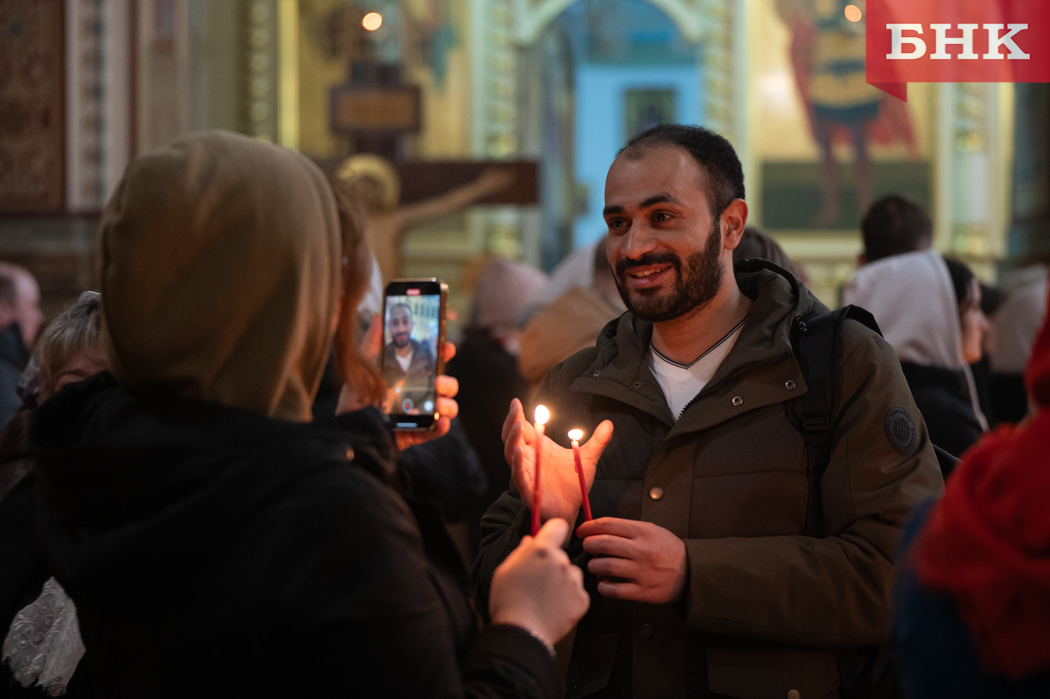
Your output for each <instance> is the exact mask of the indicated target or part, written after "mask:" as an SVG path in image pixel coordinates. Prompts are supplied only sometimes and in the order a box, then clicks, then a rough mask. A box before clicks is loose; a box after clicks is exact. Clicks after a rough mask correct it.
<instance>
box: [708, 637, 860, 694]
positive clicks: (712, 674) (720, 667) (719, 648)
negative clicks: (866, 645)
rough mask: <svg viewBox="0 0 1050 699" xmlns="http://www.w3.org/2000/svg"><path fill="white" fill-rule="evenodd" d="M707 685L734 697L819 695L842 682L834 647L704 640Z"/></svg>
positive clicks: (718, 692) (713, 690) (831, 690)
mask: <svg viewBox="0 0 1050 699" xmlns="http://www.w3.org/2000/svg"><path fill="white" fill-rule="evenodd" d="M707 682H708V689H710V691H711V692H713V693H715V694H722V695H725V696H728V697H737V698H738V699H785V697H787V696H788V692H790V691H791V690H795V691H796V692H798V696H799V699H822V698H823V697H826V696H828V695H831V696H835V694H833V692H835V690H837V689H838V688H839V686H840V685H841V684H842V680H841V679H840V677H839V668H838V657H837V655H836V654H835V652H834V651H831V650H823V649H815V648H790V647H786V646H770V645H762V644H756V643H746V642H742V641H723V640H718V641H712V640H709V641H708V642H707Z"/></svg>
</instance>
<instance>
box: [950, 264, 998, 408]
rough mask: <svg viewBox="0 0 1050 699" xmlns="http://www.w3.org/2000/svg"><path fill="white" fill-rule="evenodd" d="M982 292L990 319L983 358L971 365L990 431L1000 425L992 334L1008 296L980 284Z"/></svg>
mask: <svg viewBox="0 0 1050 699" xmlns="http://www.w3.org/2000/svg"><path fill="white" fill-rule="evenodd" d="M953 281H954V279H953ZM980 291H981V313H983V314H984V317H985V318H987V319H988V323H987V329H986V331H985V333H984V342H983V344H982V346H981V349H982V353H981V358H980V360H978V361H977V363H975V364H971V365H970V371H971V372H972V373H973V382H974V386H975V387H976V388H977V404H978V405H979V406H980V408H981V412H982V413H984V419H985V420H987V422H988V429H995V427H996V426H997V425H998V424H999V420H998V417H997V416H996V414H995V406H994V405H993V404H992V383H991V381H992V375H991V372H992V370H991V360H990V359H989V357H990V355H991V353H992V352H994V351H995V333H994V332H992V328H993V327H994V324H995V320H994V319H995V314H996V313H998V312H999V309H1000V308H1001V307H1002V305H1003V301H1005V300H1006V296H1005V295H1004V294H1003V292H1002V291H1000V290H999V288H998V287H994V286H988V285H987V284H984V283H980Z"/></svg>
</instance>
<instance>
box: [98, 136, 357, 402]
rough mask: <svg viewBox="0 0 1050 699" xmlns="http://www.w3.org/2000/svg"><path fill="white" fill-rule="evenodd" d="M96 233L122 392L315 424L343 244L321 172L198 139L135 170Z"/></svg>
mask: <svg viewBox="0 0 1050 699" xmlns="http://www.w3.org/2000/svg"><path fill="white" fill-rule="evenodd" d="M99 237H100V244H101V285H102V307H103V320H104V328H105V333H104V335H105V336H106V340H107V345H108V346H107V352H108V354H109V360H110V362H109V366H110V369H111V371H112V372H113V375H114V376H115V377H116V378H117V381H118V382H119V383H120V384H121V385H122V386H125V387H127V388H130V389H132V390H142V389H149V388H155V387H169V388H171V389H173V390H174V391H175V392H177V393H178V394H180V395H182V396H185V397H187V398H195V399H198V400H205V401H212V402H217V403H222V404H224V405H228V406H232V407H237V408H244V409H246V410H253V411H255V412H258V413H262V414H263V415H268V416H275V417H280V418H283V419H286V420H300V421H305V420H309V419H310V405H311V403H312V398H313V395H314V393H315V392H316V391H317V386H318V382H319V381H320V378H321V374H322V372H323V370H324V366H325V361H326V359H327V357H328V349H329V346H330V344H331V332H332V331H331V325H332V318H333V317H334V315H335V309H336V303H337V299H338V293H339V287H340V282H341V275H340V261H341V248H342V246H341V241H340V229H339V222H338V216H337V212H336V205H335V198H334V195H333V193H332V191H331V188H330V186H329V184H328V182H327V181H326V180H325V178H324V175H323V174H322V173H321V171H320V170H319V169H318V168H317V166H315V165H314V164H313V163H311V162H310V161H309V160H308V159H306V158H305V157H303V156H301V155H299V154H297V153H293V152H292V151H289V150H286V149H284V148H279V147H277V146H273V145H269V144H266V143H263V142H261V141H258V140H256V139H253V138H248V137H246V136H241V135H238V134H232V133H226V132H221V131H211V132H204V133H199V134H194V135H191V136H188V137H186V138H182V139H180V140H177V141H175V142H174V143H172V144H171V145H169V146H167V147H165V148H162V149H160V150H157V151H154V152H152V153H149V154H148V155H144V156H142V157H140V158H137V159H136V160H135V161H133V162H132V163H131V164H130V165H129V166H128V169H127V171H126V172H125V174H124V178H123V180H122V181H121V182H120V185H119V186H118V187H117V190H116V192H115V193H114V195H113V197H112V198H111V199H110V201H109V204H108V205H107V207H106V210H105V212H104V214H103V216H102V223H101V226H100V236H99Z"/></svg>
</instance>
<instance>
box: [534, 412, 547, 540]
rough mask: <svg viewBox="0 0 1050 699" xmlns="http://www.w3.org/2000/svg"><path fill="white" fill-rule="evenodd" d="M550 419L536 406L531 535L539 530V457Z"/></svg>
mask: <svg viewBox="0 0 1050 699" xmlns="http://www.w3.org/2000/svg"><path fill="white" fill-rule="evenodd" d="M548 419H550V411H548V410H547V408H545V407H544V406H542V405H537V406H536V422H535V424H534V425H533V427H534V428H535V430H536V441H535V445H536V460H535V462H534V463H535V468H536V470H535V472H534V477H533V479H532V535H533V536H536V533H537V532H539V530H540V493H541V491H540V455H541V454H542V453H543V426H544V425H545V424H547V420H548Z"/></svg>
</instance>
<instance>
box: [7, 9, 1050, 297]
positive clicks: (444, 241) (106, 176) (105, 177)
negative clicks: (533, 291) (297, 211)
mask: <svg viewBox="0 0 1050 699" xmlns="http://www.w3.org/2000/svg"><path fill="white" fill-rule="evenodd" d="M846 4H847V3H845V2H842V1H841V0H793V1H792V0H354V1H350V0H4V1H3V2H0V258H3V259H7V260H11V261H14V262H19V263H22V264H24V265H26V266H27V267H29V268H30V269H31V270H32V271H33V272H34V273H35V274H36V275H37V276H38V278H39V280H40V283H41V286H42V289H43V293H44V301H45V311H46V312H48V313H49V314H50V313H51V312H53V311H54V310H55V309H57V308H59V307H60V306H61V305H63V304H65V303H67V302H68V301H70V300H71V299H73V298H75V297H76V295H77V294H78V293H79V292H80V290H82V289H83V288H88V287H91V286H93V285H94V284H95V281H94V268H95V260H94V255H95V242H96V241H95V229H96V227H97V223H98V219H99V215H100V212H101V210H102V209H103V207H104V206H105V203H106V201H107V199H108V197H109V196H110V195H111V193H112V190H113V187H114V186H115V184H116V183H117V182H118V180H119V179H120V177H121V173H122V171H123V169H124V167H125V166H126V164H127V163H128V161H129V160H130V159H131V158H133V157H134V156H135V155H136V154H137V153H142V152H145V151H147V150H149V149H151V148H154V147H156V146H159V145H161V144H164V143H165V142H167V141H169V140H171V139H173V138H175V137H177V136H179V135H180V134H183V133H187V132H190V131H194V130H199V129H210V128H222V129H232V130H235V131H240V132H243V133H246V134H250V135H253V136H255V137H258V138H260V139H264V140H267V141H272V142H275V143H279V144H281V145H284V146H287V147H288V148H292V149H296V150H299V151H301V152H303V153H304V154H306V155H308V156H310V157H311V158H314V159H315V160H316V161H317V162H318V163H319V164H321V166H322V167H324V168H326V169H329V170H335V169H337V168H338V167H339V166H340V164H341V163H344V162H345V161H346V159H347V158H350V157H352V156H358V155H366V154H367V155H377V156H380V157H382V158H384V159H385V160H386V161H388V162H389V163H390V165H391V166H392V167H393V169H394V172H396V179H397V184H398V185H399V188H400V201H401V203H403V204H411V203H413V202H415V201H420V200H423V199H425V198H427V197H433V196H440V195H441V194H442V193H444V192H446V191H448V190H449V189H450V188H452V187H454V186H456V185H461V184H465V183H468V182H470V181H472V180H473V179H474V178H476V177H477V176H478V175H479V174H480V173H481V172H483V171H484V170H485V169H486V168H490V167H492V166H493V165H499V164H501V163H502V164H505V166H506V168H507V169H509V170H512V171H513V172H514V173H515V180H514V182H515V184H514V185H513V186H512V187H510V188H509V189H508V190H506V191H504V192H501V193H498V194H491V195H487V196H486V197H484V198H481V199H480V200H479V201H478V202H477V203H476V205H474V206H471V207H470V208H467V209H465V210H463V211H459V212H457V213H453V214H449V215H444V216H441V217H439V218H436V219H432V220H429V221H426V222H425V223H422V224H419V225H417V226H416V227H414V228H413V229H412V230H411V231H409V232H408V234H407V236H406V238H405V240H404V244H403V249H402V250H401V259H402V260H403V262H402V268H401V270H400V271H401V274H402V275H404V276H437V277H440V278H442V279H443V280H445V281H447V282H448V283H449V285H450V287H451V297H450V300H451V307H452V308H453V309H454V310H456V311H458V312H459V317H460V318H463V317H465V315H466V310H467V308H468V306H469V301H470V291H471V279H472V270H475V269H477V267H478V261H479V260H481V259H483V258H484V256H485V255H486V254H489V253H496V254H502V255H505V256H509V257H513V258H517V259H522V260H525V261H527V262H529V263H531V264H533V265H536V266H538V267H540V268H542V269H545V270H548V271H549V270H550V269H552V268H553V267H554V266H555V265H556V264H557V263H558V262H559V261H560V260H562V259H563V258H564V257H565V256H566V255H567V254H569V253H570V252H571V251H572V250H573V249H575V248H578V247H580V246H584V245H587V244H589V243H591V242H593V241H595V240H596V239H598V238H599V237H600V236H602V235H603V234H604V224H603V221H602V217H601V209H602V201H603V187H604V177H605V172H606V170H607V169H608V166H609V164H610V162H611V161H612V159H613V157H614V156H615V153H616V151H617V150H618V149H619V148H620V147H621V146H622V145H623V144H624V143H625V141H626V140H627V139H629V138H630V137H631V136H633V135H634V134H636V133H639V132H640V131H642V130H644V129H646V128H648V127H649V126H652V125H655V124H658V123H661V122H672V121H677V122H684V123H699V124H702V125H705V126H708V127H710V128H712V129H714V130H717V131H719V132H720V133H722V134H724V135H726V136H727V137H728V138H729V139H730V140H731V141H732V142H733V143H734V145H735V146H736V147H737V149H738V152H739V153H740V156H741V159H742V161H743V163H744V167H745V174H746V178H747V187H748V201H749V205H750V207H751V212H752V213H751V223H752V224H753V225H756V226H758V227H760V228H761V229H763V230H766V231H768V232H769V233H771V234H772V235H773V236H774V237H776V239H777V240H778V241H779V242H780V243H781V244H782V245H783V246H784V248H785V249H786V250H787V252H788V253H789V255H791V256H792V257H793V258H795V259H796V260H797V261H799V262H802V263H803V264H804V265H805V268H806V270H807V271H808V275H809V277H810V279H811V282H812V286H813V289H814V290H815V291H816V292H817V294H818V295H819V296H820V297H821V298H822V299H823V300H824V301H825V302H826V303H829V304H830V305H836V304H837V300H838V293H839V291H838V290H839V288H840V286H841V285H842V283H843V282H844V281H845V280H846V279H848V278H849V276H850V274H851V273H852V271H853V269H854V267H855V265H856V261H857V255H858V253H859V252H860V250H861V242H860V233H859V220H860V216H861V215H862V211H861V208H862V207H863V205H864V203H865V202H867V201H870V200H871V198H872V197H878V196H880V195H882V194H887V193H891V192H896V193H901V194H904V195H906V196H908V197H910V198H912V199H914V200H916V201H918V202H920V203H921V204H923V205H924V206H926V207H927V208H928V209H929V211H930V212H931V214H932V216H933V220H934V222H935V226H936V230H935V246H936V247H937V248H938V249H939V250H942V251H943V252H945V253H950V254H952V255H954V256H957V257H959V258H961V259H964V260H965V261H967V262H968V263H970V265H971V266H972V267H973V268H974V269H975V270H976V271H977V273H978V274H979V276H980V277H981V278H982V279H983V280H985V281H988V282H995V281H996V280H997V279H998V278H999V277H1000V275H1003V274H1005V273H1006V272H1008V271H1009V270H1011V269H1013V268H1016V267H1020V266H1022V265H1024V264H1027V263H1028V262H1031V261H1034V260H1045V259H1047V258H1048V257H1050V85H1009V84H940V85H935V84H918V85H912V86H911V88H910V92H909V101H908V102H907V104H904V103H901V102H898V101H896V100H895V99H894V98H891V97H888V96H886V95H883V94H882V93H879V92H877V91H875V90H874V88H871V87H870V86H867V85H865V84H864V83H863V54H860V56H859V57H858V59H859V61H860V63H859V64H858V66H859V67H858V70H859V71H860V72H859V73H858V74H856V75H852V76H846V75H832V76H829V75H826V74H822V72H821V68H820V53H821V51H823V50H825V49H824V48H822V47H826V46H831V45H835V46H839V47H841V50H843V51H846V50H849V49H848V47H849V46H856V45H857V42H858V41H859V42H861V44H862V43H863V22H859V23H854V24H852V25H851V24H850V23H849V22H850V20H849V19H848V18H846V17H844V15H843V8H844V7H845V5H846ZM854 4H857V5H861V6H862V7H863V2H854ZM846 14H848V13H846ZM828 42H831V43H828ZM835 42H837V43H835ZM851 42H852V43H851ZM836 81H837V82H836ZM828 99H830V100H832V101H834V100H840V102H841V100H845V99H848V100H853V102H849V104H845V103H836V104H835V105H834V106H835V107H836V108H838V109H839V111H842V110H843V109H846V110H848V109H849V108H850V105H853V104H861V103H864V104H870V105H873V106H872V110H874V111H877V116H876V117H874V118H871V119H868V120H866V121H865V122H864V124H863V126H862V129H861V131H860V133H861V134H862V140H863V144H862V150H863V152H864V156H863V157H864V158H865V164H864V165H863V167H858V162H859V161H858V158H860V157H861V155H859V153H860V150H858V147H857V144H856V143H853V142H851V131H850V128H849V124H845V125H842V124H839V125H837V126H834V125H833V126H832V127H830V131H829V132H828V133H829V134H830V135H829V137H828V138H829V139H830V140H829V143H830V150H828V151H827V152H826V153H825V154H822V151H821V148H820V146H819V145H818V138H817V137H816V133H817V130H818V129H819V128H820V125H819V123H818V121H819V114H820V113H821V106H822V104H823V102H822V100H828ZM873 113H874V112H873ZM815 115H816V116H815ZM829 154H830V155H829ZM829 157H830V160H828V158H829ZM822 158H823V159H822ZM869 160H870V162H867V161H869Z"/></svg>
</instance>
